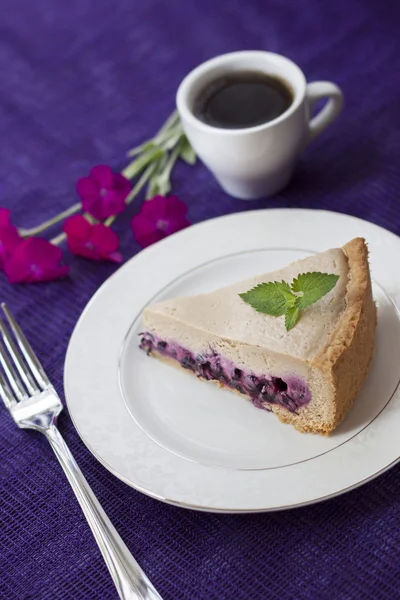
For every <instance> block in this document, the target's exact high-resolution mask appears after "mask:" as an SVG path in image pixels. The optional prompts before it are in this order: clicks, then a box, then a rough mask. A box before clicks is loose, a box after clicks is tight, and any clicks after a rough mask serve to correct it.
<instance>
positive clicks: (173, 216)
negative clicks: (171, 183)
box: [131, 196, 190, 248]
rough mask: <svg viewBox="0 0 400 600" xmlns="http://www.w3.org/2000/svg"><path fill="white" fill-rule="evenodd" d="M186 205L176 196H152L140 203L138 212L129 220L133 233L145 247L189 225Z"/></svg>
mask: <svg viewBox="0 0 400 600" xmlns="http://www.w3.org/2000/svg"><path fill="white" fill-rule="evenodd" d="M186 213H187V206H186V204H185V203H184V202H182V201H181V200H179V198H177V197H176V196H168V198H165V197H164V196H154V198H153V199H152V200H149V201H147V202H144V203H143V204H142V207H141V210H140V213H139V214H137V215H135V216H134V217H133V219H132V221H131V228H132V232H133V235H134V236H135V238H136V240H137V241H138V242H139V244H140V245H141V246H142V247H143V248H145V247H146V246H150V244H154V242H158V241H159V240H162V239H163V238H165V237H167V236H168V235H171V233H175V232H176V231H180V230H181V229H184V228H185V227H188V226H189V225H190V223H189V221H188V220H187V219H186V216H185V215H186Z"/></svg>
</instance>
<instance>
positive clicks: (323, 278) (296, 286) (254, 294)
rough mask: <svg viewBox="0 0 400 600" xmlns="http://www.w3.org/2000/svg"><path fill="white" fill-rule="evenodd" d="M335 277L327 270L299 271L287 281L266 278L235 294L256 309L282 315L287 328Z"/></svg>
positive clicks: (329, 288) (292, 325)
mask: <svg viewBox="0 0 400 600" xmlns="http://www.w3.org/2000/svg"><path fill="white" fill-rule="evenodd" d="M338 279H339V276H338V275H333V274H329V273H319V272H313V273H301V274H300V275H298V277H296V278H295V279H293V281H292V283H291V285H289V284H288V283H287V282H286V281H269V282H267V283H260V284H259V285H257V286H256V287H254V288H253V289H251V290H249V291H248V292H244V293H243V294H239V296H240V297H241V298H242V300H244V301H245V302H247V304H250V306H252V307H253V308H254V309H255V310H256V311H258V312H261V313H265V314H267V315H271V316H273V317H281V316H282V315H285V327H286V330H287V331H290V330H291V329H293V327H294V326H295V325H296V323H297V321H298V320H299V318H300V311H301V310H304V309H305V308H307V307H308V306H310V305H311V304H314V303H315V302H318V300H320V299H321V298H322V297H323V296H325V294H327V293H328V292H330V291H331V290H332V289H333V288H334V287H335V285H336V283H337V281H338Z"/></svg>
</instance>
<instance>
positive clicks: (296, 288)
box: [291, 272, 339, 310]
mask: <svg viewBox="0 0 400 600" xmlns="http://www.w3.org/2000/svg"><path fill="white" fill-rule="evenodd" d="M338 279H339V276H338V275H333V274H328V273H318V272H313V273H301V274H300V275H299V276H298V277H297V278H295V279H293V282H292V285H291V288H292V291H293V292H295V293H301V294H302V295H301V296H298V297H297V301H296V306H297V307H298V308H299V309H301V310H302V309H304V308H307V307H308V306H310V305H311V304H314V303H315V302H317V301H318V300H320V299H321V298H322V297H323V296H325V294H327V293H328V292H330V291H331V290H332V289H333V288H334V287H335V285H336V283H337V281H338Z"/></svg>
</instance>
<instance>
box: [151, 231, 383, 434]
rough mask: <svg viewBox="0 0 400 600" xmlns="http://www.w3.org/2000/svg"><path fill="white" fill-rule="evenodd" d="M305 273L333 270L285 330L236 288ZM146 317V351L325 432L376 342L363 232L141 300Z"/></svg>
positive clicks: (339, 415) (300, 425) (345, 406)
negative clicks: (176, 294)
mask: <svg viewBox="0 0 400 600" xmlns="http://www.w3.org/2000/svg"><path fill="white" fill-rule="evenodd" d="M308 272H320V273H327V274H335V275H337V276H338V277H339V278H338V279H337V282H336V285H335V286H334V287H333V289H332V290H331V291H329V292H328V293H327V294H326V295H325V296H323V297H322V298H321V299H320V300H319V301H318V302H315V304H313V305H311V306H309V307H308V308H305V310H303V311H302V314H301V316H300V319H299V320H298V322H297V323H296V325H295V326H294V327H293V328H292V329H290V330H289V331H287V330H286V327H285V319H284V317H275V316H271V315H269V314H263V313H260V312H257V311H256V310H254V308H252V306H250V305H249V304H247V303H246V302H244V301H243V299H242V298H241V297H240V296H239V294H242V293H245V292H247V291H248V290H249V289H251V288H254V287H255V286H257V285H258V284H260V283H264V282H273V281H282V280H283V281H292V280H293V279H294V278H296V277H297V276H298V275H299V274H301V273H308ZM335 281H336V279H335ZM143 320H144V333H143V334H142V338H141V343H140V347H141V348H142V349H143V350H145V351H146V352H147V353H148V354H151V355H152V356H156V357H158V358H161V359H163V360H166V361H168V362H170V363H171V364H174V365H176V366H178V367H181V368H182V369H185V370H186V371H188V372H191V373H193V374H194V375H197V377H199V378H201V379H204V380H209V381H214V382H216V383H218V385H220V386H221V387H225V388H227V389H230V390H233V391H236V392H238V393H240V394H242V395H244V396H246V397H247V398H249V399H250V400H251V401H252V402H253V404H254V405H255V406H256V407H258V408H263V409H265V410H268V411H272V412H274V413H275V414H276V415H277V416H278V418H279V419H280V420H281V421H283V422H284V423H291V424H292V425H294V426H295V427H296V429H298V430H299V431H302V432H313V433H322V434H329V433H330V432H331V431H333V430H334V429H335V427H336V426H337V425H338V424H339V423H340V422H341V421H342V419H343V418H344V416H345V415H346V413H347V411H348V410H349V408H350V407H351V405H352V402H353V400H354V398H355V396H356V395H357V393H358V392H359V390H360V388H361V386H362V384H363V382H364V379H365V377H366V375H367V373H368V369H369V366H370V363H371V359H372V354H373V349H374V334H375V327H376V307H375V303H374V301H373V298H372V292H371V279H370V273H369V266H368V251H367V247H366V244H365V241H364V240H363V239H361V238H356V239H354V240H352V241H350V242H349V243H348V244H346V245H345V246H344V247H343V248H335V249H332V250H328V251H326V252H322V253H321V254H316V255H314V256H310V257H308V258H306V259H304V260H299V261H296V262H294V263H292V264H290V265H288V266H287V267H285V268H283V269H280V270H279V271H274V272H271V273H265V274H263V275H259V276H257V277H253V278H251V279H248V280H245V281H240V282H238V283H235V284H233V285H230V286H228V287H224V288H221V289H218V290H216V291H214V292H211V293H208V294H200V295H197V296H191V297H185V298H176V299H172V300H166V301H164V302H159V303H158V304H154V305H152V306H149V307H148V308H146V309H145V311H144V315H143Z"/></svg>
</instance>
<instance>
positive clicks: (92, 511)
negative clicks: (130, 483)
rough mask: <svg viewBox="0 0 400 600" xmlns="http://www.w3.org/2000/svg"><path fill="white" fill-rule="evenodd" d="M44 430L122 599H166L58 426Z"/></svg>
mask: <svg viewBox="0 0 400 600" xmlns="http://www.w3.org/2000/svg"><path fill="white" fill-rule="evenodd" d="M43 433H44V435H45V436H46V438H47V440H48V441H49V442H50V445H51V447H52V448H53V450H54V453H55V455H56V456H57V458H58V460H59V462H60V464H61V466H62V468H63V469H64V473H65V474H66V476H67V478H68V481H69V483H70V484H71V487H72V489H73V490H74V493H75V496H76V497H77V500H78V502H79V504H80V505H81V508H82V510H83V514H84V515H85V517H86V520H87V522H88V523H89V526H90V529H91V530H92V533H93V535H94V538H95V540H96V542H97V545H98V547H99V549H100V552H101V553H102V555H103V558H104V560H105V563H106V565H107V567H108V570H109V571H110V574H111V577H112V578H113V581H114V584H115V587H116V588H117V591H118V594H119V597H120V598H121V600H162V598H161V596H160V594H159V593H158V592H157V590H156V589H155V587H154V586H153V585H152V583H151V582H150V580H149V579H148V578H147V576H146V575H145V573H144V572H143V571H142V569H141V568H140V566H139V565H138V563H137V562H136V561H135V559H134V558H133V556H132V554H131V553H130V552H129V550H128V548H127V547H126V545H125V544H124V542H123V541H122V539H121V537H120V536H119V534H118V532H117V530H116V529H115V527H114V525H113V524H112V523H111V521H110V519H109V518H108V517H107V515H106V513H105V512H104V510H103V508H102V507H101V505H100V502H99V501H98V500H97V498H96V496H95V495H94V493H93V492H92V490H91V488H90V486H89V484H88V482H87V481H86V479H85V478H84V476H83V474H82V471H81V470H80V468H79V467H78V465H77V463H76V461H75V459H74V457H73V456H72V454H71V452H70V450H69V448H68V446H67V444H66V443H65V441H64V439H63V437H62V436H61V434H60V432H59V431H58V429H57V427H56V426H55V425H52V426H51V427H49V429H46V430H45V431H43Z"/></svg>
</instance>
